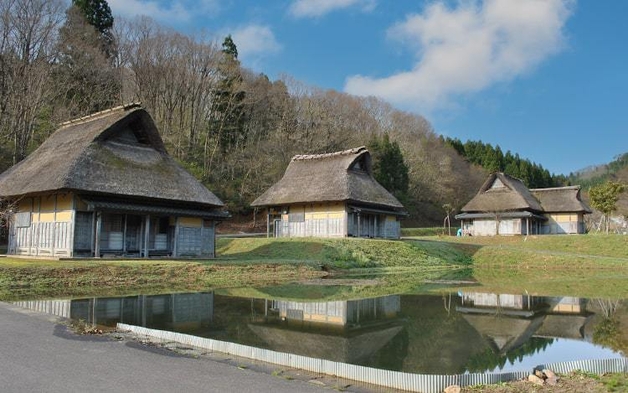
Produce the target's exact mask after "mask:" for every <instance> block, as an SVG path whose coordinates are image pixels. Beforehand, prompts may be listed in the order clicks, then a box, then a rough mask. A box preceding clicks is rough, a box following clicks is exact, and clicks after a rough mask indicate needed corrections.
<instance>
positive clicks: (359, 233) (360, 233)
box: [357, 212, 362, 237]
mask: <svg viewBox="0 0 628 393" xmlns="http://www.w3.org/2000/svg"><path fill="white" fill-rule="evenodd" d="M357 214H358V237H362V232H361V231H360V229H361V228H360V212H358V213H357Z"/></svg>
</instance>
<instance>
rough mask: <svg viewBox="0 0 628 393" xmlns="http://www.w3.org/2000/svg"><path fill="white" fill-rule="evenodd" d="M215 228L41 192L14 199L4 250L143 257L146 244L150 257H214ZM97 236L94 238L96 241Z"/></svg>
mask: <svg viewBox="0 0 628 393" xmlns="http://www.w3.org/2000/svg"><path fill="white" fill-rule="evenodd" d="M147 220H150V223H147ZM162 221H163V223H162ZM162 227H163V228H162ZM215 227H216V223H215V221H212V220H204V219H202V218H199V217H173V216H168V215H161V216H159V215H154V216H151V217H150V218H147V216H146V215H143V214H140V213H138V214H125V213H115V212H113V213H110V212H97V214H95V212H93V211H87V205H86V204H85V203H84V202H83V201H82V200H81V198H79V197H78V196H76V195H73V194H71V193H57V194H49V195H41V196H35V197H29V198H24V199H22V200H20V201H19V202H18V204H17V212H16V214H15V216H14V218H13V221H12V223H11V225H10V230H9V247H8V253H9V254H13V255H32V256H49V257H75V256H82V257H90V256H97V257H99V256H101V255H129V256H145V254H143V252H144V250H145V249H146V248H148V256H150V255H151V252H152V253H153V255H172V256H206V257H214V256H215ZM147 228H148V229H147ZM158 228H159V230H157V229H158ZM147 231H148V236H147V235H146V232H147ZM96 236H97V237H98V239H97V240H98V242H95V240H94V239H95V237H96ZM147 242H148V243H147ZM96 243H97V244H96ZM146 244H148V247H146ZM96 254H98V255H96Z"/></svg>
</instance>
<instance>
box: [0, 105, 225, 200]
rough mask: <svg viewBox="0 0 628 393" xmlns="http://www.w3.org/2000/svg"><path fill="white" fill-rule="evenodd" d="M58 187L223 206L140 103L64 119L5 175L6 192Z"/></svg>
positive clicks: (1, 190)
mask: <svg viewBox="0 0 628 393" xmlns="http://www.w3.org/2000/svg"><path fill="white" fill-rule="evenodd" d="M58 190H71V191H77V192H81V193H86V194H91V195H110V196H111V195H114V196H123V197H131V198H142V199H144V198H150V199H152V200H161V201H168V202H173V201H174V202H179V203H182V204H190V203H191V204H194V205H202V206H207V207H222V206H224V204H223V203H222V201H220V199H218V198H217V197H216V196H215V195H214V194H212V193H211V192H210V191H209V190H208V189H207V188H205V187H204V186H203V185H202V184H201V183H200V182H199V181H197V180H196V179H195V178H194V177H193V176H192V175H191V174H190V173H188V172H187V171H186V170H184V169H183V168H181V167H180V166H179V165H178V164H177V163H176V162H175V161H174V160H173V159H172V158H171V157H170V156H169V155H168V153H167V152H166V149H165V147H164V144H163V141H162V139H161V137H160V135H159V132H158V131H157V128H156V127H155V124H154V123H153V120H152V119H151V117H150V115H149V114H148V113H147V112H146V111H145V110H144V109H142V108H140V107H139V106H137V105H134V106H129V107H118V108H114V109H111V110H108V111H104V112H99V113H97V114H94V115H92V116H88V117H85V118H81V119H77V120H75V121H71V122H67V123H64V124H63V125H62V126H61V128H59V129H58V130H57V131H56V132H55V133H54V134H52V135H51V136H50V137H49V138H48V139H47V140H46V141H45V142H44V143H43V144H42V145H41V146H40V147H39V148H38V149H37V150H35V151H34V152H33V153H32V154H31V155H29V156H28V157H27V158H26V159H25V160H23V161H22V162H20V163H18V164H16V165H15V166H13V167H11V168H10V169H8V170H7V171H6V172H4V173H3V174H2V175H0V196H3V197H15V196H21V195H29V194H36V193H41V192H51V191H58Z"/></svg>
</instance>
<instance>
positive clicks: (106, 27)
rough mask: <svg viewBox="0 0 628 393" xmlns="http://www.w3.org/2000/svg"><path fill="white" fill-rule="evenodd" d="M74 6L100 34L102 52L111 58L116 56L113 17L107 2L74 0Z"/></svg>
mask: <svg viewBox="0 0 628 393" xmlns="http://www.w3.org/2000/svg"><path fill="white" fill-rule="evenodd" d="M72 4H73V5H74V6H75V7H77V8H78V9H79V10H81V13H82V14H83V16H84V17H85V19H86V20H87V23H89V24H90V25H92V26H94V28H95V29H96V30H97V31H98V33H99V34H100V45H101V49H102V51H103V52H104V53H105V54H106V55H107V57H109V58H111V57H113V56H114V54H115V40H114V36H113V32H112V31H111V29H112V28H113V15H112V14H111V8H109V4H108V3H107V1H106V0H72Z"/></svg>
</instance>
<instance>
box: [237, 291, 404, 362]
mask: <svg viewBox="0 0 628 393" xmlns="http://www.w3.org/2000/svg"><path fill="white" fill-rule="evenodd" d="M400 309H401V301H400V297H399V296H385V297H380V298H374V299H360V300H345V301H331V302H293V301H284V300H273V301H272V306H271V309H270V310H269V314H268V316H267V317H266V318H265V321H263V322H262V321H260V322H257V323H253V324H251V325H250V326H249V327H250V328H251V330H252V331H253V332H254V333H255V334H256V335H257V336H259V337H260V338H261V339H263V340H264V341H265V342H266V343H267V344H268V345H269V347H271V348H272V349H273V350H276V351H282V352H289V353H294V354H299V355H306V356H311V357H317V358H323V359H329V360H334V361H341V362H347V363H355V364H361V363H363V362H365V361H366V359H368V358H369V357H371V356H373V355H374V354H375V353H376V352H377V351H379V350H380V349H381V348H383V347H384V346H386V345H387V344H388V343H389V342H390V341H391V340H393V338H394V337H395V336H397V335H398V334H399V333H400V332H401V331H402V329H403V328H402V326H401V323H400V321H399V319H398V315H399V312H400Z"/></svg>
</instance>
